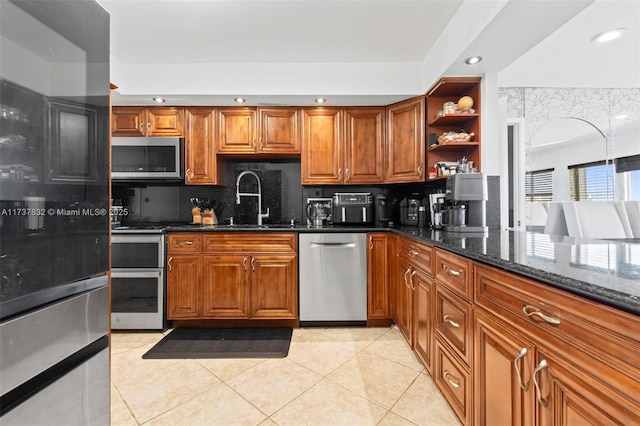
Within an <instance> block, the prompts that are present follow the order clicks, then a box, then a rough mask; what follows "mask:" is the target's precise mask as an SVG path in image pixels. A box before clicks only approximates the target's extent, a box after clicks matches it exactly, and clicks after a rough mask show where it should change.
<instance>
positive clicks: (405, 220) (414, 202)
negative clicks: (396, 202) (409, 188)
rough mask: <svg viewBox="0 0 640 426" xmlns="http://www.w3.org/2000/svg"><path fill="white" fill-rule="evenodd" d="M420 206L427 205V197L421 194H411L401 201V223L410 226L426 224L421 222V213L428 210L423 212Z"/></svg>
mask: <svg viewBox="0 0 640 426" xmlns="http://www.w3.org/2000/svg"><path fill="white" fill-rule="evenodd" d="M420 207H425V197H424V196H423V195H420V194H417V193H415V194H411V195H409V196H408V197H405V198H403V199H402V200H401V201H400V223H401V224H403V225H408V226H418V225H421V226H424V225H425V224H424V223H422V224H421V219H420V215H421V213H422V214H423V215H426V210H423V211H422V212H421V209H420Z"/></svg>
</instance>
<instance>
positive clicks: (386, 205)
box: [374, 194, 393, 227]
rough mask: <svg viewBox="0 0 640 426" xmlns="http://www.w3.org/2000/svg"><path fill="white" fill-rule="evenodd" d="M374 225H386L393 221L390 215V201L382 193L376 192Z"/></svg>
mask: <svg viewBox="0 0 640 426" xmlns="http://www.w3.org/2000/svg"><path fill="white" fill-rule="evenodd" d="M374 204H375V208H374V210H375V215H376V226H380V227H387V226H390V223H391V222H393V218H392V217H391V203H390V201H389V200H388V199H387V196H386V195H384V194H378V195H376V196H375V197H374Z"/></svg>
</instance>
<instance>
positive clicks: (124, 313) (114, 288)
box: [111, 269, 164, 330]
mask: <svg viewBox="0 0 640 426" xmlns="http://www.w3.org/2000/svg"><path fill="white" fill-rule="evenodd" d="M163 307H164V269H157V270H152V271H134V270H126V271H114V272H112V273H111V312H112V313H111V327H112V328H113V329H118V330H124V329H161V328H163V322H164V309H163Z"/></svg>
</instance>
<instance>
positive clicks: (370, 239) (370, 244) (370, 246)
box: [369, 236, 373, 250]
mask: <svg viewBox="0 0 640 426" xmlns="http://www.w3.org/2000/svg"><path fill="white" fill-rule="evenodd" d="M369 248H370V249H371V250H373V237H372V236H369Z"/></svg>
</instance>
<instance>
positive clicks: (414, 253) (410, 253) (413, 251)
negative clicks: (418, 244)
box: [409, 249, 420, 257]
mask: <svg viewBox="0 0 640 426" xmlns="http://www.w3.org/2000/svg"><path fill="white" fill-rule="evenodd" d="M419 254H420V252H419V251H418V250H414V249H411V250H409V256H411V257H416V256H417V255H419Z"/></svg>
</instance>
